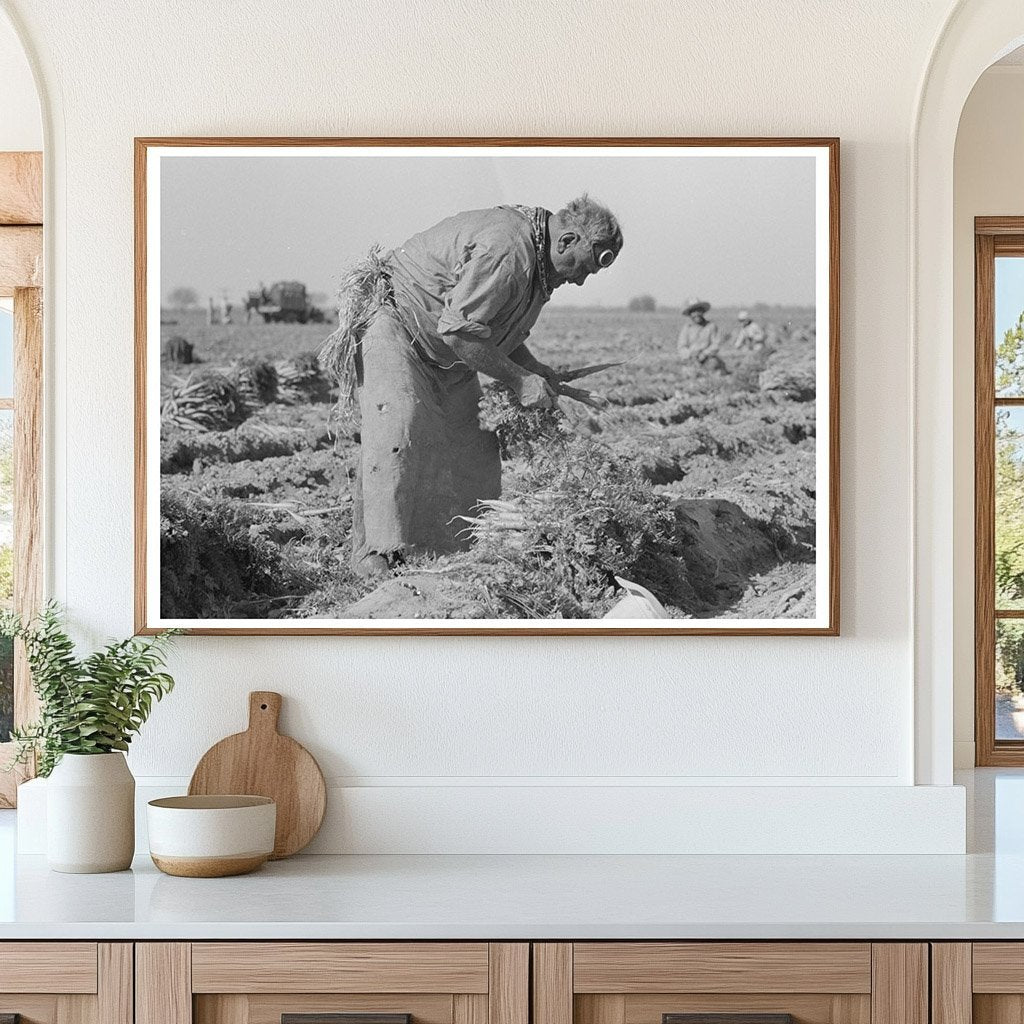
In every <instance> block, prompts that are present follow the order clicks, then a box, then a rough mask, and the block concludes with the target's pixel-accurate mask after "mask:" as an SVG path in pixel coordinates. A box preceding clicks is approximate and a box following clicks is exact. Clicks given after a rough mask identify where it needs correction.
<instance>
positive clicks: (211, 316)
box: [206, 295, 217, 327]
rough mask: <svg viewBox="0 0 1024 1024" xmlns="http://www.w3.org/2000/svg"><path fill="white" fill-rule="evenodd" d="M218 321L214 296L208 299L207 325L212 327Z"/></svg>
mask: <svg viewBox="0 0 1024 1024" xmlns="http://www.w3.org/2000/svg"><path fill="white" fill-rule="evenodd" d="M216 322H217V314H216V311H215V310H214V308H213V296H212V295H211V296H210V298H208V299H207V300H206V326H207V327H211V326H212V325H213V324H215V323H216Z"/></svg>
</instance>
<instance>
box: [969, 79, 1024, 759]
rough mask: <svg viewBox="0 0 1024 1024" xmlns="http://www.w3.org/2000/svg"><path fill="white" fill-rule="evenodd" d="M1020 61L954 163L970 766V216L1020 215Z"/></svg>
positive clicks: (983, 87) (1023, 141)
mask: <svg viewBox="0 0 1024 1024" xmlns="http://www.w3.org/2000/svg"><path fill="white" fill-rule="evenodd" d="M1022 167H1024V65H1022V64H1019V63H1016V64H1006V65H1002V66H996V67H993V68H990V69H989V70H988V71H986V72H985V73H984V74H983V75H982V76H981V78H979V79H978V82H977V84H976V85H975V87H974V89H973V90H972V92H971V95H970V97H969V98H968V100H967V103H966V105H965V106H964V112H963V116H962V118H961V119H960V129H959V132H958V133H957V140H956V158H955V162H954V188H955V205H954V211H955V212H954V228H953V230H954V245H955V264H954V275H955V277H954V288H955V291H954V331H953V337H954V356H953V358H954V374H953V382H954V383H953V386H954V389H955V391H954V400H953V438H954V442H953V443H954V462H953V474H954V478H953V492H954V501H955V533H954V559H955V562H954V576H955V579H956V585H955V587H954V597H953V599H954V613H953V614H954V623H955V632H954V637H953V643H954V647H953V656H954V712H955V718H954V730H955V732H954V735H955V742H956V746H955V749H956V764H957V767H964V768H966V767H970V766H972V765H973V764H974V218H975V217H980V216H1000V215H1012V216H1024V182H1022V177H1021V168H1022Z"/></svg>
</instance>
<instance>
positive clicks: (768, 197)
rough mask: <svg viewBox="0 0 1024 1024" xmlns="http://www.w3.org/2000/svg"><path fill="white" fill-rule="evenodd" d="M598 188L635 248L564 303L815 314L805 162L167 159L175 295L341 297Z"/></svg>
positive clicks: (167, 277) (168, 282)
mask: <svg viewBox="0 0 1024 1024" xmlns="http://www.w3.org/2000/svg"><path fill="white" fill-rule="evenodd" d="M540 152H542V151H540ZM583 191H589V192H590V193H591V195H593V196H594V197H595V198H597V199H599V200H601V201H602V202H603V203H605V204H606V205H607V206H608V207H610V208H611V209H612V211H613V212H614V213H615V214H616V215H617V216H618V217H619V220H620V223H621V225H622V230H623V235H624V238H625V246H624V248H623V252H622V254H621V256H620V257H619V259H618V260H617V261H616V263H615V265H614V266H612V267H611V268H609V269H608V270H605V271H602V272H601V273H599V274H598V275H596V277H592V278H591V279H590V280H589V281H588V282H587V283H586V284H585V285H584V286H583V287H582V288H579V289H577V288H576V287H575V286H573V285H566V286H565V287H563V288H560V289H558V291H556V292H555V296H554V298H553V300H552V301H553V302H559V303H561V302H573V303H577V304H584V305H606V306H621V305H624V304H625V303H626V302H627V301H628V300H629V298H630V297H631V296H634V295H639V294H642V293H649V294H652V295H654V296H655V298H656V299H657V300H658V302H659V303H661V304H664V305H670V306H671V305H676V306H678V305H679V304H680V303H681V302H682V300H683V299H684V298H686V297H688V296H691V295H693V296H700V297H703V298H706V299H707V300H708V301H710V302H712V303H714V304H715V305H727V306H728V305H732V306H736V305H753V304H755V303H757V302H766V303H778V304H784V305H807V306H810V305H813V304H814V289H815V275H814V209H815V205H814V159H813V157H811V156H806V157H805V156H803V155H800V156H796V157H782V156H762V155H755V156H726V157H717V156H716V157H698V156H692V155H690V156H686V155H684V156H675V155H673V156H669V157H664V156H660V157H654V158H652V157H641V156H614V157H606V156H590V157H587V156H578V155H572V156H551V155H539V156H498V157H492V156H485V157H476V156H473V157H461V156H460V157H455V158H453V157H440V156H423V157H398V156H385V157H377V156H374V157H365V156H344V155H337V156H335V155H331V156H327V157H295V156H281V157H270V156H254V157H250V156H233V157H231V156H202V157H193V156H164V157H163V158H162V161H161V236H162V242H161V261H162V262H161V279H162V290H163V294H164V296H165V297H166V295H167V293H168V292H169V291H170V290H171V289H173V288H175V287H178V286H181V285H185V286H189V287H192V288H195V289H196V291H197V292H198V293H199V295H200V298H201V301H203V302H205V300H206V297H207V296H213V297H214V298H215V299H218V300H219V297H220V295H221V293H222V292H223V291H225V290H226V291H227V293H228V295H229V297H230V298H231V299H232V301H239V300H240V299H241V297H242V296H243V295H244V294H245V292H246V291H248V290H249V289H250V288H254V287H256V285H257V284H258V283H259V282H260V281H263V282H265V283H266V284H268V285H269V284H272V283H273V282H274V281H277V280H284V279H289V280H300V281H304V282H305V283H306V285H307V287H308V288H309V289H310V290H311V291H321V292H326V293H328V294H330V295H331V296H332V297H333V295H334V293H335V291H336V287H337V279H338V277H339V274H340V272H341V270H342V268H343V267H344V265H345V264H346V262H347V261H348V260H350V259H351V258H352V257H354V256H357V255H359V254H361V253H363V252H365V251H366V250H367V249H368V248H369V247H370V246H371V245H372V244H373V243H374V242H381V243H382V244H384V245H385V246H387V247H392V246H396V245H399V244H400V243H401V242H403V241H404V240H405V239H406V238H408V237H409V236H410V235H412V234H414V233H415V232H417V231H420V230H422V229H423V228H426V227H429V226H430V225H431V224H434V223H436V222H437V221H439V220H441V219H442V218H443V217H446V216H448V215H450V214H452V213H455V212H458V211H459V210H470V209H479V208H482V207H488V206H497V205H499V204H501V203H522V204H525V205H529V206H545V207H547V208H548V209H550V210H557V209H558V208H559V207H560V206H562V205H564V203H565V202H566V201H567V200H569V199H571V198H572V197H574V196H576V195H578V194H579V193H580V192H583Z"/></svg>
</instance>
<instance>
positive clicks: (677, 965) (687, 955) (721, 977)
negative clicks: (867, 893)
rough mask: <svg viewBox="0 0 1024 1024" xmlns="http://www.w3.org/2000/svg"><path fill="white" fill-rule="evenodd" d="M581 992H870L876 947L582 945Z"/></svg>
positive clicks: (576, 965) (577, 952)
mask: <svg viewBox="0 0 1024 1024" xmlns="http://www.w3.org/2000/svg"><path fill="white" fill-rule="evenodd" d="M573 991H574V992H580V993H583V992H590V993H604V992H608V993H611V992H622V993H640V992H822V993H825V992H831V993H838V992H841V993H868V992H870V991H871V945H870V943H866V942H861V943H842V942H835V943H811V942H808V943H789V942H607V943H605V942H578V943H576V944H575V946H574V947H573Z"/></svg>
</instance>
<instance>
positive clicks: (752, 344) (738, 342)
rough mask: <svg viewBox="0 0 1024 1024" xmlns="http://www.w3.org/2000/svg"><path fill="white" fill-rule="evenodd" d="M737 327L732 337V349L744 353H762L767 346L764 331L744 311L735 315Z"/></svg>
mask: <svg viewBox="0 0 1024 1024" xmlns="http://www.w3.org/2000/svg"><path fill="white" fill-rule="evenodd" d="M736 319H737V321H738V322H739V327H737V328H736V334H735V335H734V336H733V347H734V348H738V349H741V350H742V351H744V352H763V351H764V350H765V348H766V347H767V345H768V334H767V332H766V331H765V329H764V328H763V327H762V326H761V325H760V324H759V323H758V322H757V321H756V320H755V319H754V318H753V317H752V316H751V315H750V314H749V313H748V312H747V311H746V310H745V309H741V310H740V311H739V312H738V313H737V314H736Z"/></svg>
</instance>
